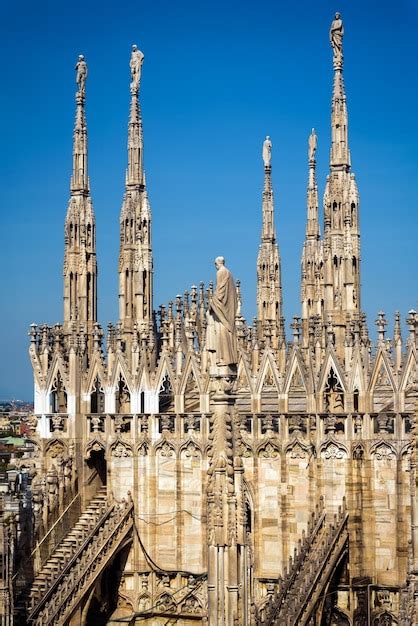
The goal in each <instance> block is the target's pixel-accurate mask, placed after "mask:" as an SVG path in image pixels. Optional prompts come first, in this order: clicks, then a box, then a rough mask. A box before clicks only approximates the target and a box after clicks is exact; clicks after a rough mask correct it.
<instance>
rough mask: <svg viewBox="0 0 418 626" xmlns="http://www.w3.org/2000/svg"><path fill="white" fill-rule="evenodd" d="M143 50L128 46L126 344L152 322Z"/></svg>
mask: <svg viewBox="0 0 418 626" xmlns="http://www.w3.org/2000/svg"><path fill="white" fill-rule="evenodd" d="M143 61H144V55H143V53H142V52H141V51H140V50H139V49H138V47H137V46H136V45H133V46H132V52H131V60H130V70H131V84H130V92H131V103H130V110H129V122H128V167H127V170H126V182H125V195H124V198H123V203H122V209H121V214H120V255H119V319H120V321H121V328H122V332H123V334H124V340H125V343H126V344H128V343H129V341H130V338H131V337H132V333H133V332H134V328H137V329H138V330H139V332H140V333H141V335H142V336H143V337H145V338H147V337H149V336H150V333H151V332H152V326H153V319H152V316H153V310H152V274H153V261H152V248H151V210H150V206H149V201H148V195H147V190H146V183H145V172H144V167H143V134H142V118H141V109H140V105H139V88H140V80H141V70H142V64H143Z"/></svg>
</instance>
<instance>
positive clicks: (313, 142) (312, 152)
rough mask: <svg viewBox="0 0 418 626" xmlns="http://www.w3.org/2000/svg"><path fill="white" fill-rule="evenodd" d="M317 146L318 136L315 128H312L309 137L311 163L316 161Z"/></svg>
mask: <svg viewBox="0 0 418 626" xmlns="http://www.w3.org/2000/svg"><path fill="white" fill-rule="evenodd" d="M317 145H318V138H317V136H316V132H315V128H312V132H311V134H310V135H309V150H308V156H309V161H314V160H315V154H316V146H317Z"/></svg>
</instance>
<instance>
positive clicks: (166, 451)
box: [158, 441, 174, 458]
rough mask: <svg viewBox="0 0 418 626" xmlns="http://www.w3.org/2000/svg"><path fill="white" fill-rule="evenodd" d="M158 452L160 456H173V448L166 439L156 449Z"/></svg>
mask: <svg viewBox="0 0 418 626" xmlns="http://www.w3.org/2000/svg"><path fill="white" fill-rule="evenodd" d="M158 452H159V453H160V455H161V456H163V457H165V458H171V457H172V456H174V450H173V448H172V447H171V446H170V444H169V443H167V441H165V442H164V443H163V445H162V446H161V447H160V448H159V449H158Z"/></svg>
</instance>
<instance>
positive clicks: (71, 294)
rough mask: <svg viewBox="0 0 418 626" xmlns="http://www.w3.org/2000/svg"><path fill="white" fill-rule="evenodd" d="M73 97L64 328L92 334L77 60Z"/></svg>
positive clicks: (81, 74)
mask: <svg viewBox="0 0 418 626" xmlns="http://www.w3.org/2000/svg"><path fill="white" fill-rule="evenodd" d="M75 70H76V82H77V85H78V89H77V92H76V95H75V100H76V115H75V125H74V135H73V137H74V142H73V168H72V175H71V183H70V201H69V203H68V209H67V215H66V219H65V251H64V328H65V329H66V330H67V331H68V330H69V329H70V324H71V325H72V324H74V323H77V322H82V323H85V325H86V326H85V328H86V330H87V332H88V333H90V334H91V333H92V332H93V325H94V322H95V321H96V320H97V263H96V222H95V217H94V211H93V206H92V202H91V198H90V183H89V177H88V166H87V152H88V150H87V125H86V116H85V110H84V106H85V99H86V79H87V74H88V71H87V64H86V61H85V59H84V56H83V55H82V54H80V56H79V57H78V61H77V65H76V66H75Z"/></svg>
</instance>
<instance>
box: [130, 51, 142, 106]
mask: <svg viewBox="0 0 418 626" xmlns="http://www.w3.org/2000/svg"><path fill="white" fill-rule="evenodd" d="M143 62H144V55H143V53H142V52H141V50H138V47H137V46H136V45H135V44H134V45H133V46H132V53H131V62H130V64H129V67H130V68H131V79H132V82H131V93H132V94H137V93H138V91H139V83H140V80H141V68H142V63H143Z"/></svg>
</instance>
